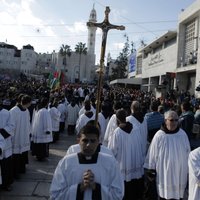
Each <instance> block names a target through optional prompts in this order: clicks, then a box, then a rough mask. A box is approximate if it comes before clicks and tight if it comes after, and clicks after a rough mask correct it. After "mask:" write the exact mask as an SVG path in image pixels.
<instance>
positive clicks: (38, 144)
mask: <svg viewBox="0 0 200 200" xmlns="http://www.w3.org/2000/svg"><path fill="white" fill-rule="evenodd" d="M47 105H48V99H47V98H42V99H41V101H40V103H39V105H38V109H37V110H36V111H35V114H34V116H33V121H32V129H31V133H32V137H31V140H32V142H33V144H32V155H33V156H34V155H35V156H36V157H37V159H38V161H42V160H44V159H45V158H46V157H48V156H49V143H50V142H52V141H53V136H52V121H51V115H50V113H49V112H48V110H47Z"/></svg>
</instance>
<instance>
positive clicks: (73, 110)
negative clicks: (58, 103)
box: [67, 98, 79, 135]
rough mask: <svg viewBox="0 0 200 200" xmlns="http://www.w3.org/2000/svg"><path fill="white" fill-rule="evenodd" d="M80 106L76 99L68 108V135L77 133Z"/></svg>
mask: <svg viewBox="0 0 200 200" xmlns="http://www.w3.org/2000/svg"><path fill="white" fill-rule="evenodd" d="M78 112H79V106H78V105H77V104H76V101H75V99H74V98H73V99H72V100H71V103H70V104H69V105H68V106H67V133H68V135H73V134H74V133H75V127H76V121H77V120H78Z"/></svg>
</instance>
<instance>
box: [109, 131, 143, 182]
mask: <svg viewBox="0 0 200 200" xmlns="http://www.w3.org/2000/svg"><path fill="white" fill-rule="evenodd" d="M108 148H109V149H111V150H112V152H113V154H114V157H115V158H116V160H117V161H118V163H119V166H120V171H121V173H122V176H123V179H124V181H127V182H128V181H131V180H133V179H139V178H141V177H142V176H143V175H144V168H143V165H144V157H143V152H142V140H141V137H140V132H139V129H138V128H137V127H133V128H132V131H131V133H126V132H124V131H123V130H122V129H121V128H120V127H118V128H116V129H115V131H114V134H113V135H112V137H111V139H110V140H109V143H108Z"/></svg>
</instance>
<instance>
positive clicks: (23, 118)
mask: <svg viewBox="0 0 200 200" xmlns="http://www.w3.org/2000/svg"><path fill="white" fill-rule="evenodd" d="M9 112H10V114H11V117H12V119H13V122H14V132H13V133H12V135H13V137H12V147H13V154H21V153H23V152H26V151H29V150H30V133H31V124H30V113H29V110H28V109H26V110H25V111H22V110H20V108H19V107H18V106H14V107H13V108H12V109H11V110H10V111H9Z"/></svg>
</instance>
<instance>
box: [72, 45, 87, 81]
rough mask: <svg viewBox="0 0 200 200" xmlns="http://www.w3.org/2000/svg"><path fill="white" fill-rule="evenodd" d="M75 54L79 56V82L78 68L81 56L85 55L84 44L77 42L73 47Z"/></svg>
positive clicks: (85, 48)
mask: <svg viewBox="0 0 200 200" xmlns="http://www.w3.org/2000/svg"><path fill="white" fill-rule="evenodd" d="M75 52H76V53H78V54H79V74H78V79H79V81H80V68H81V67H80V66H81V55H82V54H84V55H86V54H87V47H86V44H85V43H82V42H79V43H78V44H77V45H76V46H75Z"/></svg>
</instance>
